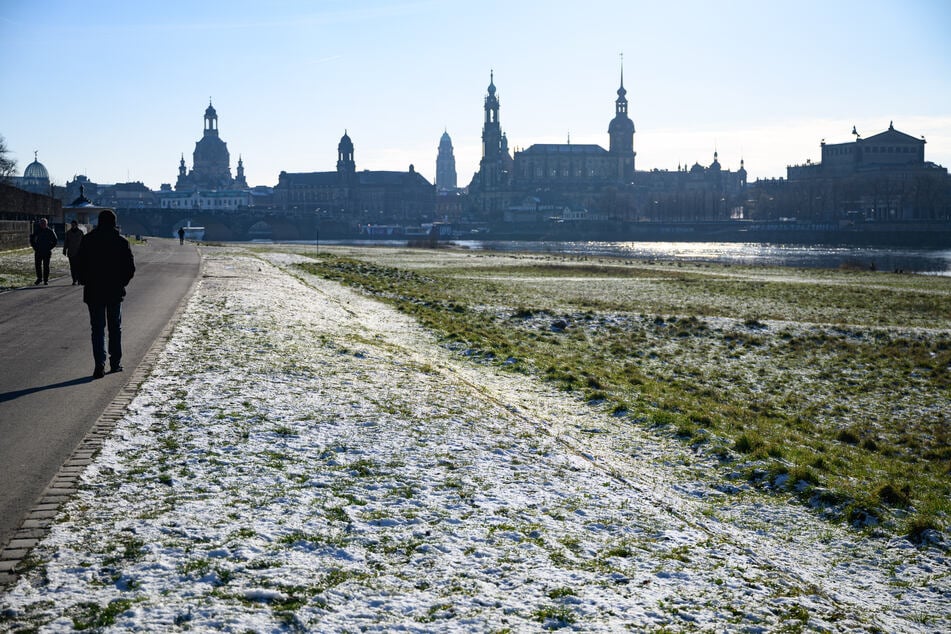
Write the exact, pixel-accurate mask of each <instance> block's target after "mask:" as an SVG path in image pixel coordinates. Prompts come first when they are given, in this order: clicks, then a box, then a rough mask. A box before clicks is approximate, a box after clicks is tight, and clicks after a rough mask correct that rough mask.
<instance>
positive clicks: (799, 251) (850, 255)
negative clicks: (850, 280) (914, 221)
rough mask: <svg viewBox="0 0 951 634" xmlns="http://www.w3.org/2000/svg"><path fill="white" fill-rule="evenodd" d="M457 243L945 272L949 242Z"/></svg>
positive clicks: (950, 257)
mask: <svg viewBox="0 0 951 634" xmlns="http://www.w3.org/2000/svg"><path fill="white" fill-rule="evenodd" d="M454 243H455V244H457V245H459V246H461V247H467V248H470V249H479V250H491V251H531V252H536V253H560V254H565V255H577V256H585V255H587V256H600V257H620V258H637V259H646V260H662V261H684V262H715V263H720V264H744V265H769V266H790V267H806V268H829V269H839V268H853V269H857V268H860V269H867V270H871V269H873V268H874V269H875V270H877V271H902V272H904V273H922V274H928V275H943V276H951V248H949V249H907V248H892V249H885V248H880V247H879V248H874V247H825V246H794V245H789V246H787V245H775V244H763V243H739V242H530V241H497V242H494V241H488V240H486V241H479V240H461V241H459V240H456V241H454Z"/></svg>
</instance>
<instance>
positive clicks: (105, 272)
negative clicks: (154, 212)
mask: <svg viewBox="0 0 951 634" xmlns="http://www.w3.org/2000/svg"><path fill="white" fill-rule="evenodd" d="M76 257H77V260H78V264H79V283H80V284H82V285H83V301H84V302H86V306H87V307H88V308H89V326H90V328H91V330H92V356H93V361H94V362H95V369H94V370H93V374H92V377H93V378H94V379H100V378H102V377H103V376H105V373H106V371H105V370H106V340H105V330H106V327H107V326H108V329H109V369H110V371H111V372H121V371H122V365H121V363H120V362H121V361H122V298H123V297H125V287H126V286H127V285H128V284H129V281H130V280H131V279H132V276H133V275H134V274H135V261H134V259H133V257H132V248H131V247H130V246H129V241H128V240H126V239H125V238H123V237H122V235H121V234H120V233H119V230H118V229H117V228H116V214H115V212H114V211H112V210H111V209H104V210H103V211H101V212H99V224H98V226H96V228H95V229H93V230H92V231H90V232H89V233H87V234H86V235H85V236H83V239H82V242H80V244H79V253H78V254H77V256H76Z"/></svg>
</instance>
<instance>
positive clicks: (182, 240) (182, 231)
mask: <svg viewBox="0 0 951 634" xmlns="http://www.w3.org/2000/svg"><path fill="white" fill-rule="evenodd" d="M178 243H179V244H185V227H179V228H178Z"/></svg>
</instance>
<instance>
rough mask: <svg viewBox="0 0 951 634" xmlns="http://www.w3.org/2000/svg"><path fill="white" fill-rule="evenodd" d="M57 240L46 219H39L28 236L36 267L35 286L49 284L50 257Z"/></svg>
mask: <svg viewBox="0 0 951 634" xmlns="http://www.w3.org/2000/svg"><path fill="white" fill-rule="evenodd" d="M58 242H59V238H57V237H56V232H55V231H53V229H52V228H51V227H50V226H49V222H47V220H46V218H40V221H39V222H38V223H37V227H36V230H35V231H34V232H33V233H32V234H31V235H30V246H31V247H33V262H34V264H35V265H36V281H35V282H33V285H34V286H36V285H37V284H39V283H40V282H43V283H44V284H49V282H50V257H51V256H52V255H53V249H55V248H56V245H57V243H58Z"/></svg>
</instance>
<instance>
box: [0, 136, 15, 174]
mask: <svg viewBox="0 0 951 634" xmlns="http://www.w3.org/2000/svg"><path fill="white" fill-rule="evenodd" d="M8 152H9V150H7V141H6V139H4V138H3V136H2V135H0V183H5V182H7V181H8V180H9V178H10V177H11V176H13V175H14V174H16V170H17V162H16V161H15V160H14V159H12V158H9V157H8V156H7V154H8Z"/></svg>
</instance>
